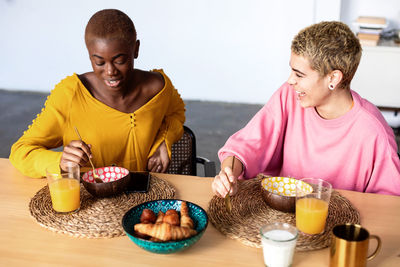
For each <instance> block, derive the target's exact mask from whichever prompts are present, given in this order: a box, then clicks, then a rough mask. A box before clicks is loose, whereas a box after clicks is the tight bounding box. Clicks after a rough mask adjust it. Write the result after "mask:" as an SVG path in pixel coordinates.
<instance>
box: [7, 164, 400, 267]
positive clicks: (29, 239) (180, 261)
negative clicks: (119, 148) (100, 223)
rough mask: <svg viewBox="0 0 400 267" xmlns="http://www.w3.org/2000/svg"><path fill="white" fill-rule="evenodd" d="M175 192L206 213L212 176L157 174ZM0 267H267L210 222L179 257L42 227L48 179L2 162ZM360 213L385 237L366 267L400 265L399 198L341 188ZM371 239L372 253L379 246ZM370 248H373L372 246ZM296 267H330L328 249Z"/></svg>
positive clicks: (255, 252) (122, 239)
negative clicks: (41, 198)
mask: <svg viewBox="0 0 400 267" xmlns="http://www.w3.org/2000/svg"><path fill="white" fill-rule="evenodd" d="M154 175H156V176H157V177H159V178H162V179H164V180H166V181H167V182H168V183H170V184H171V185H172V186H173V187H174V188H175V189H176V196H175V197H176V198H179V199H183V200H187V201H190V202H193V203H196V204H198V205H200V206H201V207H203V208H204V209H205V210H207V208H208V204H209V201H210V200H211V198H212V197H213V193H212V191H211V183H212V178H205V177H196V176H184V175H171V174H154ZM0 181H1V184H0V266H28V265H29V266H43V265H47V266H48V265H57V266H66V265H69V266H190V267H194V266H203V267H205V266H263V265H264V261H263V253H262V249H260V248H254V247H249V246H246V245H244V244H242V243H240V242H239V241H237V240H233V239H231V238H229V237H226V236H225V235H223V234H222V233H220V232H219V231H218V230H217V229H216V228H215V227H214V226H213V225H212V224H211V223H209V225H208V227H207V230H206V231H205V233H204V235H203V236H202V238H201V239H200V240H199V241H198V242H197V243H196V244H194V245H193V246H192V247H189V248H188V249H186V250H184V251H181V252H178V253H175V254H167V255H162V254H153V253H150V252H147V251H145V250H143V249H141V248H139V247H138V246H136V245H135V244H134V243H133V242H132V241H131V240H130V239H129V238H128V237H127V236H119V237H114V238H100V239H89V238H76V237H71V236H68V235H65V234H60V233H55V232H52V231H50V230H48V229H46V228H44V227H42V226H40V225H39V224H38V223H37V222H36V221H35V219H34V218H33V217H32V216H31V215H30V212H29V202H30V200H31V198H32V197H33V196H34V195H35V194H36V192H37V191H38V190H40V189H41V188H42V187H43V186H45V185H46V180H45V179H34V178H29V177H27V176H24V175H22V174H21V173H20V172H19V171H18V170H17V169H15V168H14V167H13V166H12V165H11V163H10V161H9V160H8V159H5V158H2V159H0ZM338 191H339V192H340V194H342V195H343V196H345V197H346V198H347V199H348V200H349V201H350V202H351V203H352V204H353V205H354V206H355V207H356V209H357V210H358V211H359V212H360V215H361V224H362V226H364V227H365V228H367V229H368V231H369V232H370V234H374V235H378V236H380V238H381V239H382V249H381V251H380V253H379V254H378V256H377V257H376V258H375V259H373V260H371V261H369V262H368V265H367V266H400V197H397V196H387V195H378V194H367V193H358V192H352V191H346V190H338ZM375 245H376V244H375V241H374V240H371V242H370V250H371V251H372V249H373V248H374V247H375ZM371 247H372V248H371ZM293 266H306V267H312V266H318V267H320V266H329V248H325V249H320V250H315V251H309V252H296V253H295V255H294V258H293Z"/></svg>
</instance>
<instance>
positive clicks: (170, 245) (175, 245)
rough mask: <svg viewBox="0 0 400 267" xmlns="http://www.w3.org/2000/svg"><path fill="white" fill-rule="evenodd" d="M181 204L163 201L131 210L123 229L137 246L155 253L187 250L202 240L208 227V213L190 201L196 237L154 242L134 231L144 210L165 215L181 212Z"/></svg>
mask: <svg viewBox="0 0 400 267" xmlns="http://www.w3.org/2000/svg"><path fill="white" fill-rule="evenodd" d="M181 202H182V200H179V199H161V200H154V201H148V202H145V203H142V204H140V205H137V206H135V207H133V208H131V209H130V210H128V211H127V212H126V213H125V215H124V217H123V218H122V227H123V228H124V231H125V233H126V235H127V236H128V237H129V238H130V240H132V241H133V242H134V243H135V244H136V245H138V246H139V247H141V248H142V249H144V250H147V251H150V252H153V253H158V254H171V253H175V252H178V251H182V250H184V249H187V248H188V247H190V246H192V245H193V244H194V243H196V242H197V241H198V240H199V239H200V238H201V236H202V235H203V234H204V232H205V230H206V228H207V225H208V216H207V213H206V211H205V210H204V209H203V208H201V207H200V206H198V205H196V204H194V203H191V202H189V201H186V203H187V206H188V208H189V215H190V217H191V218H192V220H193V222H194V229H195V230H196V231H197V234H196V235H194V236H192V237H189V238H186V239H182V240H179V241H169V242H153V241H149V240H147V239H143V238H140V237H138V236H136V234H135V231H134V225H135V224H137V223H140V215H141V214H142V211H143V210H144V209H151V210H152V211H154V213H155V214H158V212H159V211H162V212H164V213H165V212H166V211H167V210H170V209H174V210H176V211H180V210H181Z"/></svg>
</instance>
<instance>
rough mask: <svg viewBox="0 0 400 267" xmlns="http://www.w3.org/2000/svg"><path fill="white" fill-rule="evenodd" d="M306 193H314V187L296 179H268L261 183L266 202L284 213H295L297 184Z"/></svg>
mask: <svg viewBox="0 0 400 267" xmlns="http://www.w3.org/2000/svg"><path fill="white" fill-rule="evenodd" d="M298 183H301V185H300V186H302V187H303V188H304V191H305V192H309V193H311V192H312V190H313V189H312V187H311V186H310V185H309V184H307V183H304V182H301V181H299V180H297V179H295V178H289V177H266V178H264V179H262V181H261V194H262V197H263V199H264V201H265V202H266V203H267V205H268V206H270V207H271V208H273V209H276V210H279V211H283V212H294V211H295V207H296V184H298Z"/></svg>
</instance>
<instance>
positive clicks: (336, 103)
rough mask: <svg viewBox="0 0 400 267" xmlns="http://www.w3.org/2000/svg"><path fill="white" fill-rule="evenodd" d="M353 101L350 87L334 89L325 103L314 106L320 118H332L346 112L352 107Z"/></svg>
mask: <svg viewBox="0 0 400 267" xmlns="http://www.w3.org/2000/svg"><path fill="white" fill-rule="evenodd" d="M353 105H354V102H353V97H352V95H351V92H350V89H339V88H337V89H335V91H334V92H332V93H331V94H330V95H329V96H328V98H327V101H326V103H325V104H322V105H320V106H316V107H315V110H316V111H317V113H318V114H319V116H321V117H322V118H324V119H326V120H332V119H336V118H339V117H341V116H343V115H344V114H346V113H347V112H348V111H350V110H351V109H352V108H353Z"/></svg>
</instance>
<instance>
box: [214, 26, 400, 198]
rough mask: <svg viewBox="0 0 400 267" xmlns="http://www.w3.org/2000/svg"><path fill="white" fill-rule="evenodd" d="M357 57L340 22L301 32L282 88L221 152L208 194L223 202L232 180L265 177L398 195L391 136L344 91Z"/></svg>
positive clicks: (371, 110) (355, 44)
mask: <svg viewBox="0 0 400 267" xmlns="http://www.w3.org/2000/svg"><path fill="white" fill-rule="evenodd" d="M361 52H362V49H361V46H360V43H359V41H358V39H357V37H356V36H355V35H354V33H353V32H352V31H351V30H350V29H349V27H348V26H347V25H345V24H343V23H341V22H321V23H318V24H314V25H311V26H309V27H307V28H305V29H303V30H301V31H300V32H299V33H298V34H297V35H296V36H295V37H294V39H293V41H292V46H291V56H290V68H291V73H290V75H289V78H288V80H287V82H285V83H284V84H283V85H282V86H281V87H280V88H279V89H278V90H277V91H276V92H275V93H274V94H273V96H272V97H271V99H270V100H269V101H268V103H267V104H266V105H265V106H264V107H263V108H262V109H261V110H260V111H259V112H258V113H257V114H256V115H255V116H254V117H253V118H252V119H251V121H250V122H249V123H248V124H247V125H246V126H245V127H244V128H243V129H241V130H239V131H238V132H237V133H235V134H234V135H232V136H231V137H230V138H229V139H228V140H227V142H226V144H225V145H224V146H223V147H222V148H221V149H220V150H219V152H218V155H219V158H220V160H221V162H222V164H221V171H220V173H219V174H218V175H217V176H216V177H215V178H214V182H213V184H212V189H213V191H214V193H215V194H216V195H217V196H220V197H224V196H225V195H226V194H227V192H228V191H229V189H230V183H231V184H232V190H231V191H230V192H231V195H234V194H235V193H236V192H237V180H238V179H250V178H253V177H255V176H256V175H257V174H258V173H264V174H268V175H273V176H278V175H279V176H291V177H296V178H298V179H299V178H303V177H316V178H322V179H324V180H326V181H328V182H330V183H331V184H332V186H333V188H336V189H347V190H354V191H360V192H370V193H380V194H391V195H400V160H399V157H398V155H397V145H396V142H395V137H394V134H393V130H392V129H391V128H390V127H389V126H388V124H387V123H386V121H385V120H384V118H383V117H382V115H381V113H380V112H379V110H378V109H377V108H376V107H375V106H374V105H373V104H371V103H370V102H368V101H367V100H365V99H363V98H362V97H361V96H360V95H359V94H357V93H356V92H355V91H353V90H351V89H350V84H351V80H352V78H353V76H354V74H355V72H356V70H357V67H358V64H359V62H360V58H361ZM371 78H372V77H371ZM355 89H357V88H355ZM360 89H361V88H360ZM377 90H379V88H377ZM233 159H234V160H235V165H234V170H231V168H230V166H231V164H232V160H233ZM229 182H230V183H229Z"/></svg>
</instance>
